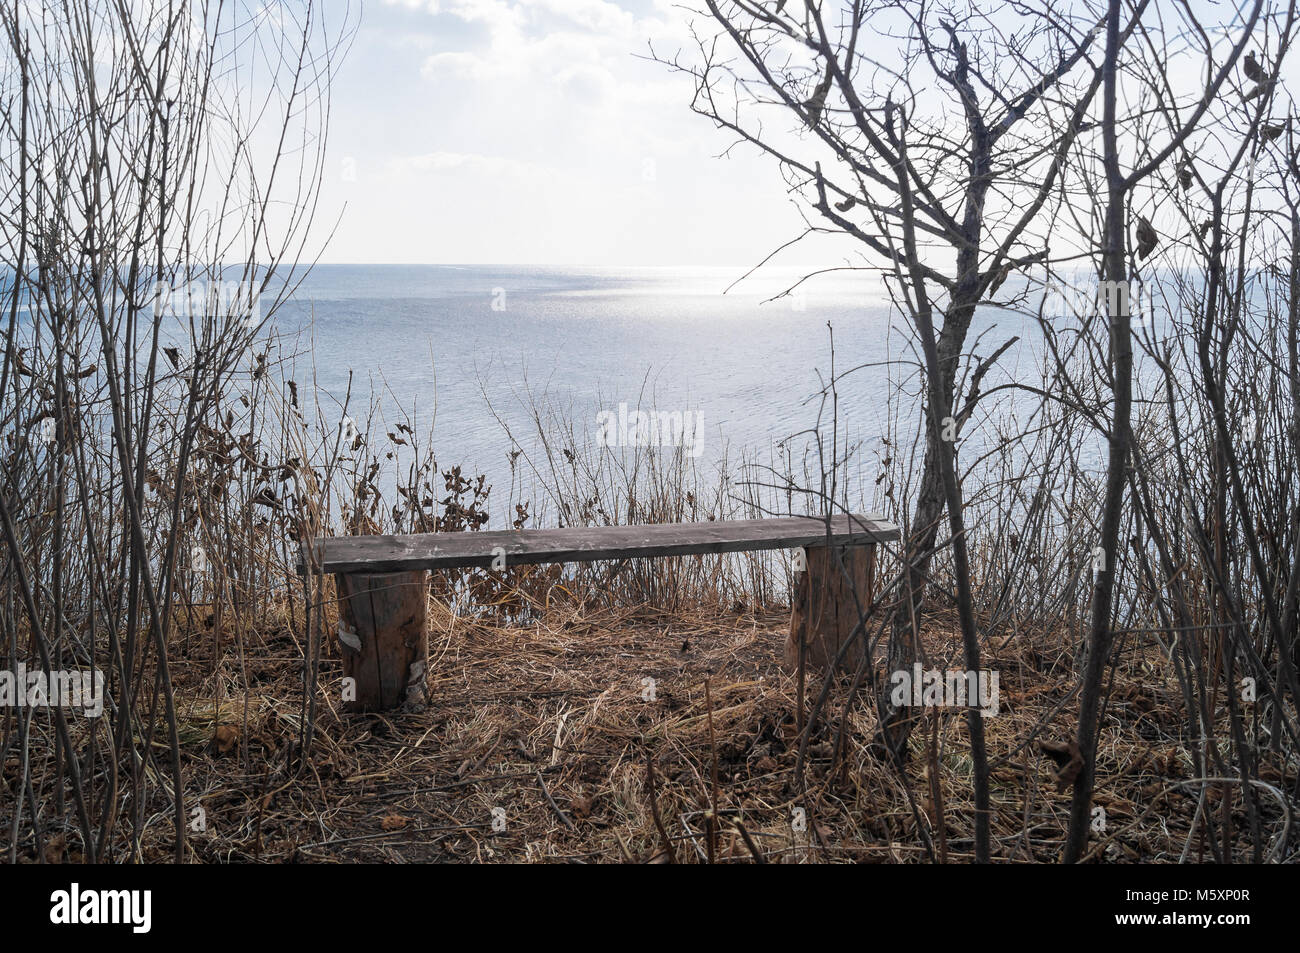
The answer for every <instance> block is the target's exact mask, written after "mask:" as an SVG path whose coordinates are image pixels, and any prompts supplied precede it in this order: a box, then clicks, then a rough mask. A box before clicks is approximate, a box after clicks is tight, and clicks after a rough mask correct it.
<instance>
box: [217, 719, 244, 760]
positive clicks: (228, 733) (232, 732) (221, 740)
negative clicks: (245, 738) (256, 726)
mask: <svg viewBox="0 0 1300 953" xmlns="http://www.w3.org/2000/svg"><path fill="white" fill-rule="evenodd" d="M213 740H214V741H215V742H216V745H217V753H218V754H230V752H231V751H233V750H234V748H235V745H236V744H238V743H239V729H238V728H235V727H234V726H233V725H217V733H216V737H215V738H214V739H213Z"/></svg>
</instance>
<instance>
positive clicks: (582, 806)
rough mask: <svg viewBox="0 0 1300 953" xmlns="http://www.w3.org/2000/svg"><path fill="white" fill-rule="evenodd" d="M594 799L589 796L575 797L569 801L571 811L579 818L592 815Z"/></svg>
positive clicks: (582, 818)
mask: <svg viewBox="0 0 1300 953" xmlns="http://www.w3.org/2000/svg"><path fill="white" fill-rule="evenodd" d="M591 805H592V801H591V798H589V797H575V798H574V799H573V800H571V801H570V802H569V811H570V812H571V813H572V814H573V816H574V817H576V818H577V819H578V820H580V821H581V820H584V819H586V818H588V817H591Z"/></svg>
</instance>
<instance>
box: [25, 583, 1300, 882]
mask: <svg viewBox="0 0 1300 953" xmlns="http://www.w3.org/2000/svg"><path fill="white" fill-rule="evenodd" d="M432 618H433V622H432V626H431V628H432V633H431V638H432V645H431V658H430V661H431V664H430V669H431V688H432V693H431V698H432V704H431V705H430V706H429V707H428V708H427V709H426V710H424V711H421V712H400V713H391V714H382V715H380V714H372V715H347V714H342V713H341V712H340V711H339V710H338V706H337V704H336V702H335V701H334V698H333V697H332V696H331V694H330V693H331V692H332V691H333V688H332V686H334V685H336V684H337V679H338V676H339V674H340V668H339V663H338V661H337V657H336V653H331V655H332V656H333V657H331V658H329V659H327V662H326V666H325V670H324V672H323V675H322V680H321V683H322V686H323V703H322V710H321V714H320V717H319V720H318V730H317V735H316V744H315V747H314V749H313V751H312V753H311V756H310V758H309V759H308V762H307V765H306V767H305V769H304V770H303V771H302V772H300V773H297V774H291V773H289V771H288V770H287V768H286V764H287V763H288V762H289V760H290V759H289V757H288V756H289V753H290V751H291V749H292V745H293V744H294V742H295V739H296V738H297V736H298V728H299V726H298V724H297V712H298V710H299V709H298V706H297V696H298V692H299V691H300V688H299V685H300V682H299V679H300V666H301V653H300V650H299V649H297V648H296V646H295V642H296V639H295V635H294V633H292V632H291V631H290V630H289V628H288V627H286V626H284V625H274V626H269V627H268V628H267V631H265V632H263V633H261V634H260V637H259V638H260V642H261V644H260V645H259V646H258V649H257V651H256V652H252V651H250V652H247V653H245V662H244V665H245V666H246V677H247V680H248V685H249V688H248V691H247V693H246V694H245V693H244V692H242V691H240V692H238V693H235V692H233V691H232V690H231V689H230V686H231V685H233V684H235V682H236V677H235V676H236V673H237V671H238V662H237V653H236V652H235V648H234V646H232V645H229V644H226V645H223V646H221V647H220V648H219V649H216V648H214V644H213V640H211V639H209V640H206V641H205V642H202V643H199V642H197V641H196V642H195V643H194V644H193V646H192V651H191V652H190V653H189V654H188V655H182V656H181V657H180V658H178V659H177V660H176V662H175V666H174V671H175V673H176V677H177V680H178V694H179V695H181V696H182V697H187V698H189V697H194V698H202V699H206V700H205V701H203V702H196V703H194V704H191V705H189V706H187V707H186V708H184V709H183V710H182V718H181V721H182V731H183V737H184V740H185V743H184V749H183V750H184V757H185V761H186V765H185V776H186V778H187V784H188V786H189V787H190V793H188V794H187V797H186V801H187V805H190V806H191V810H192V809H193V807H197V806H200V805H201V806H202V808H203V809H204V812H205V820H206V830H204V831H195V830H191V831H190V836H189V839H188V843H189V849H190V851H191V856H192V858H193V859H194V860H196V861H199V862H230V861H236V862H238V861H258V860H260V861H272V862H345V861H377V862H390V863H412V862H428V861H472V862H501V861H510V862H532V861H542V862H545V861H580V862H627V861H632V862H638V863H640V862H651V863H655V862H660V863H661V862H665V861H667V859H668V849H667V848H666V847H665V842H667V843H670V844H671V850H672V853H673V855H674V856H675V858H676V859H677V861H679V862H686V863H694V862H701V861H704V860H705V859H707V857H708V856H709V854H710V844H709V839H708V836H707V833H706V831H707V819H708V817H709V816H710V812H711V810H712V807H713V804H712V798H713V795H712V793H711V791H712V789H713V781H712V772H713V770H714V767H715V765H716V770H717V792H718V793H717V799H718V800H717V805H716V807H717V816H718V817H719V819H720V822H719V825H718V832H717V837H716V841H715V844H714V845H713V848H712V850H713V853H714V855H715V859H716V860H717V862H724V863H750V862H753V861H754V856H755V854H756V853H757V854H760V855H761V857H762V859H763V860H765V861H767V862H780V863H799V862H828V861H830V862H834V861H859V862H926V861H929V860H931V859H932V858H934V859H942V858H946V859H947V860H948V861H951V862H964V861H968V860H970V859H971V856H972V853H971V851H972V843H973V841H972V836H973V835H972V832H973V823H972V817H971V806H970V790H971V767H970V758H969V753H968V750H969V749H968V744H967V742H966V739H965V727H964V718H963V716H962V714H961V713H960V712H959V711H954V710H938V709H929V710H928V711H927V712H926V713H925V715H924V716H923V718H922V720H921V722H920V723H919V724H918V726H917V729H916V730H915V731H913V732H912V757H911V759H910V762H909V765H908V767H907V769H906V771H905V772H904V773H903V774H901V775H900V774H899V772H897V771H896V770H895V769H894V768H892V767H891V766H889V765H887V764H886V763H884V762H883V761H881V760H878V759H877V757H876V756H875V755H874V754H873V753H872V750H871V749H870V745H869V742H870V740H871V738H872V735H873V729H874V726H875V714H874V708H873V706H872V705H871V704H869V703H868V702H866V701H864V700H863V699H862V698H861V697H859V698H858V699H857V700H856V701H855V702H854V704H852V705H851V706H849V710H848V713H847V722H842V719H844V718H845V717H846V716H845V710H844V706H845V698H846V695H847V689H846V686H844V685H843V684H841V685H838V686H837V688H836V690H835V691H834V693H833V694H832V696H831V704H830V705H829V706H828V707H827V709H826V712H827V718H826V720H825V721H824V723H823V725H822V728H821V730H819V731H817V732H816V733H815V734H814V736H813V737H812V739H811V743H810V746H809V750H808V760H807V763H806V765H805V771H804V773H803V781H802V783H801V781H800V778H799V775H798V773H797V770H796V767H797V747H798V741H797V736H796V729H795V719H794V712H795V688H794V686H795V681H794V679H793V677H792V676H791V675H789V674H788V673H786V672H784V671H783V670H782V668H781V666H780V658H781V648H782V642H783V640H784V638H785V635H786V626H787V624H788V617H787V616H786V614H784V613H779V612H778V613H763V614H758V615H755V614H752V613H751V612H750V611H748V610H747V609H746V607H744V606H741V605H737V606H735V607H734V608H733V609H732V610H731V611H727V612H714V613H702V612H695V613H691V614H668V613H665V612H661V611H658V610H655V609H653V608H651V607H647V606H639V607H635V608H626V609H622V610H613V609H583V608H580V607H567V608H555V609H552V610H551V611H549V612H547V613H544V614H543V615H542V616H541V617H540V618H539V619H537V620H536V621H535V622H534V623H532V624H530V625H527V626H506V625H501V626H498V625H488V624H484V623H482V622H479V621H475V620H472V619H466V618H456V617H453V616H452V615H451V614H450V613H449V612H448V611H447V610H446V609H444V608H442V607H441V605H440V604H437V603H435V606H434V612H433V616H432ZM924 631H925V643H926V649H927V653H926V654H927V665H933V666H935V667H940V668H943V667H946V666H947V664H948V663H949V661H951V663H952V664H953V666H954V667H957V666H959V665H960V662H959V649H958V639H957V637H956V627H955V624H953V623H952V622H951V621H950V620H948V619H944V618H930V619H928V620H927V622H926V624H925V627H924ZM214 650H215V651H217V652H219V653H220V655H219V658H218V659H216V660H215V665H214V658H213V652H214ZM990 656H991V657H990V659H989V660H988V662H987V663H986V664H987V665H988V666H989V667H990V668H993V669H996V670H997V671H999V673H1000V681H1001V713H1000V714H999V715H998V716H997V717H993V718H990V719H988V720H987V721H986V731H987V734H988V744H989V754H990V759H991V762H992V765H993V771H992V804H993V810H994V812H995V817H994V818H993V824H992V828H993V837H994V855H995V857H996V858H997V859H1001V860H1011V861H1053V860H1055V859H1057V852H1058V850H1059V848H1060V845H1061V844H1062V842H1063V839H1064V834H1065V828H1066V824H1067V815H1068V798H1069V792H1068V790H1067V791H1065V792H1064V793H1062V792H1061V791H1060V790H1058V785H1057V783H1056V778H1057V765H1056V764H1055V763H1054V762H1053V760H1052V759H1050V758H1049V757H1046V756H1045V755H1044V754H1043V753H1042V751H1041V749H1040V742H1042V741H1047V742H1049V743H1052V742H1064V741H1066V739H1068V738H1069V737H1071V736H1072V734H1073V726H1074V724H1075V722H1076V720H1077V712H1076V710H1075V708H1074V704H1073V698H1072V696H1071V695H1070V686H1071V685H1072V684H1073V683H1074V680H1073V678H1072V677H1071V676H1070V671H1071V659H1070V657H1069V647H1068V646H1066V645H1062V644H1061V643H1060V642H1059V640H1053V639H1052V638H1051V637H1050V636H1049V635H1046V634H1040V635H1036V636H1029V635H1026V636H1023V637H1017V638H1016V639H1013V640H1011V641H1010V642H1009V643H1007V644H1005V645H1003V646H1002V647H1001V649H1000V650H994V649H991V650H990ZM1166 659H1167V655H1166V654H1165V653H1164V652H1162V651H1158V650H1156V648H1155V647H1154V646H1147V647H1139V646H1134V647H1130V648H1128V649H1127V650H1126V651H1124V652H1123V654H1122V656H1121V659H1120V662H1119V665H1118V667H1117V668H1116V669H1115V671H1114V679H1113V684H1112V690H1111V693H1110V697H1109V703H1108V705H1107V708H1106V712H1105V717H1104V720H1103V725H1102V741H1101V746H1100V755H1099V759H1100V761H1099V786H1098V792H1097V796H1096V803H1097V804H1099V805H1101V806H1102V807H1103V808H1104V809H1105V811H1106V818H1107V821H1106V828H1105V831H1104V832H1101V833H1100V834H1094V836H1093V839H1092V841H1091V842H1090V851H1091V854H1092V856H1094V857H1097V858H1099V859H1104V860H1114V861H1157V862H1159V861H1166V862H1169V861H1175V860H1177V859H1178V858H1179V856H1180V855H1181V854H1182V853H1183V851H1184V849H1186V850H1187V851H1188V857H1187V859H1189V860H1197V859H1204V858H1205V856H1206V855H1205V845H1204V844H1203V843H1202V837H1203V834H1202V832H1201V829H1200V828H1199V827H1198V829H1197V830H1196V831H1194V832H1193V819H1194V817H1195V814H1196V808H1197V800H1198V795H1200V793H1201V789H1202V787H1204V790H1205V805H1204V807H1205V809H1206V810H1214V811H1217V812H1220V814H1221V813H1222V812H1223V811H1225V810H1226V811H1229V812H1230V813H1231V815H1232V817H1233V819H1234V825H1236V826H1237V827H1238V830H1239V831H1241V833H1242V834H1243V835H1244V834H1245V831H1244V830H1242V826H1243V825H1245V824H1246V823H1247V817H1246V814H1245V812H1244V809H1243V803H1242V799H1241V792H1240V788H1231V789H1229V790H1227V791H1225V790H1224V789H1223V788H1221V787H1220V786H1217V785H1205V786H1202V785H1196V784H1192V785H1189V784H1187V783H1186V782H1187V781H1188V779H1189V778H1190V777H1191V776H1192V775H1193V770H1192V759H1191V752H1190V750H1189V748H1188V742H1187V738H1186V737H1185V731H1186V729H1185V725H1186V723H1187V722H1186V718H1185V714H1184V713H1183V711H1182V703H1181V695H1180V693H1179V692H1178V689H1177V682H1176V680H1175V678H1174V673H1173V671H1172V667H1171V666H1170V665H1169V664H1168V663H1167V661H1166ZM644 679H654V693H653V699H651V698H650V693H649V691H648V690H647V689H648V686H649V683H648V682H645V681H643V680H644ZM706 680H707V682H708V692H707V695H706V687H705V686H706ZM811 694H812V690H811V689H810V696H811ZM710 721H711V722H712V740H711V738H710ZM841 723H843V724H844V727H845V728H846V731H845V733H844V750H843V757H842V758H841V759H839V761H838V763H835V762H834V759H833V755H834V752H835V739H836V728H838V726H839V725H840V724H841ZM932 745H933V748H932V747H931V746H932ZM1260 757H1261V759H1262V761H1263V764H1262V766H1261V769H1260V777H1261V778H1263V779H1265V780H1266V781H1271V782H1272V783H1274V784H1278V785H1279V786H1285V785H1286V784H1291V785H1294V783H1295V781H1296V779H1295V776H1294V768H1292V769H1290V773H1289V774H1288V775H1287V776H1286V777H1284V776H1283V774H1282V770H1283V769H1281V768H1279V767H1278V765H1280V764H1281V763H1282V761H1281V759H1279V758H1277V757H1276V756H1274V755H1270V753H1268V752H1261V753H1260ZM1062 760H1064V759H1062ZM649 762H653V765H654V775H655V797H654V798H653V799H652V797H651V792H650V784H649V776H648V772H647V765H648V763H649ZM932 775H933V776H934V777H936V778H937V779H938V785H937V788H932V786H931V777H932ZM936 792H937V794H938V796H939V799H938V803H939V804H940V805H941V807H942V810H941V812H940V811H939V810H936V804H935V799H934V797H933V794H934V793H936ZM1225 796H1226V797H1227V803H1226V805H1225V803H1224V797H1225ZM801 807H802V808H803V809H804V810H805V812H806V813H805V816H806V824H804V825H799V824H798V823H797V816H796V810H797V809H798V808H801ZM494 809H499V811H500V812H501V813H498V814H496V815H495V817H494ZM656 811H657V814H658V817H659V823H661V824H662V827H663V831H662V833H661V832H660V830H659V824H657V823H656V819H655V814H656ZM1262 812H1263V813H1262V815H1261V819H1260V823H1261V824H1262V825H1263V826H1264V829H1265V830H1266V831H1267V832H1268V833H1269V840H1270V842H1272V841H1273V840H1275V839H1276V837H1277V836H1278V835H1279V834H1280V832H1281V831H1282V828H1283V825H1284V823H1286V821H1285V819H1284V816H1283V814H1282V812H1281V809H1280V807H1279V806H1278V804H1277V803H1276V802H1275V801H1274V800H1273V799H1271V798H1268V797H1264V798H1262ZM940 814H941V815H942V816H940ZM1216 816H1220V815H1216ZM494 820H496V822H497V827H501V826H502V825H504V829H500V830H494V829H493V824H494ZM170 825H171V821H170V817H169V816H168V814H167V810H166V804H165V802H164V801H163V800H161V799H160V800H159V803H158V804H157V806H156V813H151V814H150V816H149V818H148V820H147V830H146V832H145V836H144V837H143V838H142V841H143V843H144V845H145V850H144V855H145V856H144V859H146V860H166V859H167V858H168V857H169V852H170V850H171V848H172V844H173V841H172V835H171V826H170ZM800 828H802V829H800ZM742 831H743V833H742ZM1189 832H1192V833H1191V834H1189ZM746 835H747V839H746ZM747 840H748V842H747ZM61 842H62V841H61V839H59V840H56V841H55V842H54V843H55V844H56V845H58V844H60V843H61ZM1239 842H1240V843H1243V844H1244V843H1246V842H1247V838H1246V837H1245V836H1242V837H1240V838H1239ZM48 853H49V851H47V854H48ZM28 859H32V858H28ZM48 859H60V858H57V857H50V858H48ZM62 859H68V860H75V859H76V858H75V857H66V858H62ZM1243 859H1244V858H1243Z"/></svg>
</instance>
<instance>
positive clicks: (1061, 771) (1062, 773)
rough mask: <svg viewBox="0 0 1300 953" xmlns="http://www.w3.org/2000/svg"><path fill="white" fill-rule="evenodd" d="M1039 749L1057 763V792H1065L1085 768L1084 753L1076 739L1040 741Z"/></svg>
mask: <svg viewBox="0 0 1300 953" xmlns="http://www.w3.org/2000/svg"><path fill="white" fill-rule="evenodd" d="M1038 747H1039V750H1041V751H1042V752H1043V754H1045V755H1047V756H1048V757H1049V758H1051V759H1052V761H1053V763H1055V765H1056V774H1055V775H1054V778H1055V780H1056V793H1057V794H1064V793H1065V791H1066V789H1067V788H1069V787H1070V785H1072V784H1073V783H1074V781H1075V779H1076V778H1077V777H1078V776H1079V772H1080V771H1082V770H1083V755H1082V754H1080V753H1079V746H1078V745H1077V744H1075V742H1074V740H1073V739H1071V740H1070V741H1040V742H1039V743H1038Z"/></svg>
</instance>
